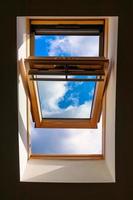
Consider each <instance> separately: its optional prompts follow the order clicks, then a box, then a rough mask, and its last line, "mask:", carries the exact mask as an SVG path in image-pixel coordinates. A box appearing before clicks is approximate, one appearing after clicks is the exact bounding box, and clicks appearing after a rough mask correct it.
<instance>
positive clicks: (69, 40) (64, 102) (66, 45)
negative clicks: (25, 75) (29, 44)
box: [35, 35, 99, 118]
mask: <svg viewBox="0 0 133 200" xmlns="http://www.w3.org/2000/svg"><path fill="white" fill-rule="evenodd" d="M98 52H99V37H98V36H63V35H62V36H56V35H53V36H52V35H50V36H49V35H45V36H35V55H36V56H98ZM38 86H39V95H40V103H41V110H42V116H43V118H90V114H91V106H92V100H93V94H94V90H95V83H94V82H53V83H52V82H38ZM59 90H60V91H59ZM61 92H62V94H61ZM51 97H52V99H53V100H51ZM51 101H52V102H51Z"/></svg>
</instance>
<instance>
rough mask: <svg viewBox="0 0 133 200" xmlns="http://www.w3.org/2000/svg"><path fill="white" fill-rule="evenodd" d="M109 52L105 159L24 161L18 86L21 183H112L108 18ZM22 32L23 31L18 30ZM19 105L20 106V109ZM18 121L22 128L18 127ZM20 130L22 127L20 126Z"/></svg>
mask: <svg viewBox="0 0 133 200" xmlns="http://www.w3.org/2000/svg"><path fill="white" fill-rule="evenodd" d="M109 20H110V22H109V30H110V31H109V52H108V56H109V59H110V61H111V63H112V64H111V65H112V67H113V68H112V72H111V77H110V81H109V85H108V92H107V105H106V106H107V107H106V141H105V143H106V154H105V160H97V161H94V160H73V161H72V160H40V159H39V160H37V159H34V160H33V159H32V160H28V162H27V150H26V145H24V144H23V142H22V141H21V136H23V137H24V138H26V136H25V135H26V130H27V114H26V107H27V103H26V94H25V92H24V89H23V87H22V83H19V111H20V113H21V118H22V120H20V119H19V132H20V134H19V135H21V136H20V141H19V148H20V150H19V157H20V178H21V181H32V182H114V181H115V94H116V56H117V17H116V18H115V17H110V18H109ZM22 30H23V31H22ZM25 31H26V30H25V19H24V17H22V18H21V17H19V19H18V34H17V35H18V50H19V51H18V59H20V58H21V57H22V58H24V57H25V56H26V44H25V39H24V35H25ZM22 106H23V107H22ZM22 121H23V124H24V127H25V129H24V130H25V131H23V130H22V129H21V128H20V127H21V126H22ZM22 127H23V126H22Z"/></svg>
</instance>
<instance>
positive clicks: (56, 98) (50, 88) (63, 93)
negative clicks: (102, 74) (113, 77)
mask: <svg viewBox="0 0 133 200" xmlns="http://www.w3.org/2000/svg"><path fill="white" fill-rule="evenodd" d="M37 83H38V94H39V99H40V106H41V112H42V118H56V119H57V118H90V115H91V109H92V103H93V98H94V92H95V84H96V83H95V82H94V81H89V82H82V81H38V82H37Z"/></svg>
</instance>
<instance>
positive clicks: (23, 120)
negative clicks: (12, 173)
mask: <svg viewBox="0 0 133 200" xmlns="http://www.w3.org/2000/svg"><path fill="white" fill-rule="evenodd" d="M25 32H26V20H25V17H20V18H17V50H18V55H17V60H18V65H17V67H18V124H19V133H18V137H19V165H20V179H21V178H22V176H23V173H24V171H25V168H26V164H27V158H28V157H27V149H28V145H27V96H26V91H25V87H24V84H23V81H22V76H21V74H20V71H21V70H20V60H21V59H23V58H25V57H26V34H25Z"/></svg>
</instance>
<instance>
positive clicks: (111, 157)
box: [105, 17, 118, 180]
mask: <svg viewBox="0 0 133 200" xmlns="http://www.w3.org/2000/svg"><path fill="white" fill-rule="evenodd" d="M117 34H118V17H110V18H109V33H108V44H109V46H108V58H109V60H110V67H111V75H110V79H109V84H108V89H107V98H106V100H107V103H106V141H105V146H106V151H105V152H106V154H105V156H106V163H107V166H108V168H109V170H110V173H111V175H112V176H113V178H114V180H115V105H116V64H117V63H116V62H117Z"/></svg>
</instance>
